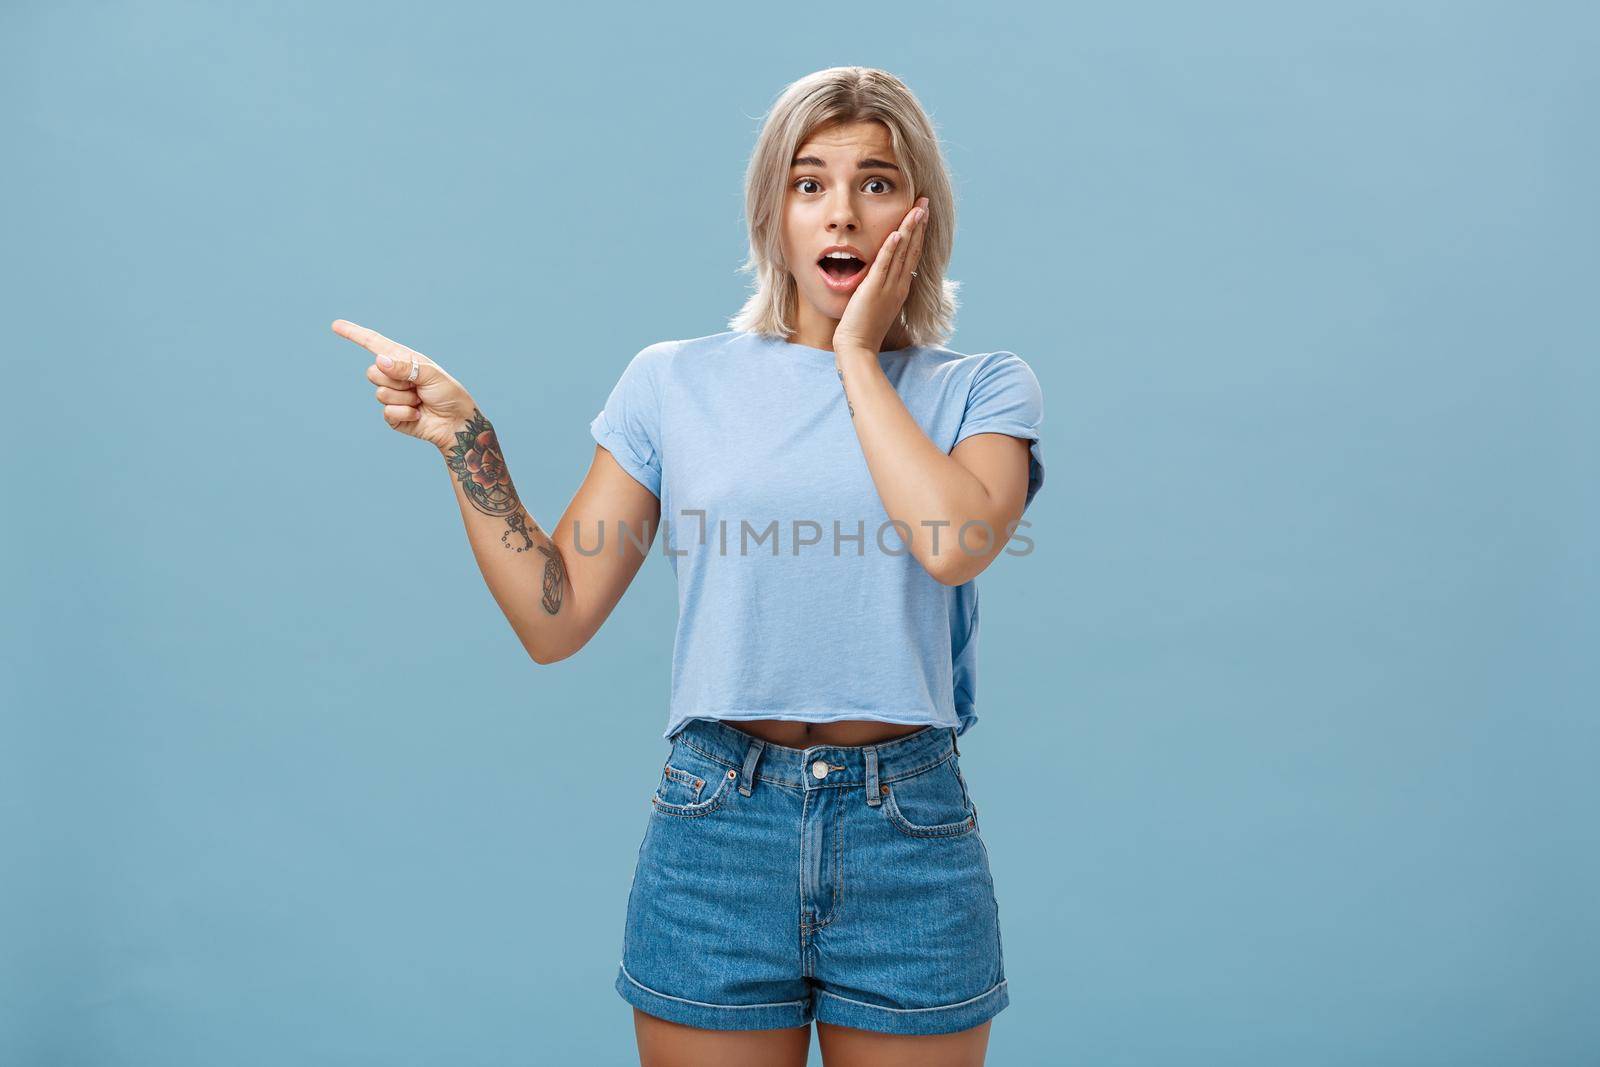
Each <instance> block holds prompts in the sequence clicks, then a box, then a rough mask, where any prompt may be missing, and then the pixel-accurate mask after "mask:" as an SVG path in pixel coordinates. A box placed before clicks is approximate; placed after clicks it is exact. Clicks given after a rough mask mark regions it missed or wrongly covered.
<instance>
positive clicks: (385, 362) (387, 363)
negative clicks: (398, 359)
mask: <svg viewBox="0 0 1600 1067" xmlns="http://www.w3.org/2000/svg"><path fill="white" fill-rule="evenodd" d="M378 366H380V367H382V368H383V369H384V370H388V369H389V368H390V367H392V366H394V360H392V359H390V358H389V357H388V356H385V355H382V354H379V356H378Z"/></svg>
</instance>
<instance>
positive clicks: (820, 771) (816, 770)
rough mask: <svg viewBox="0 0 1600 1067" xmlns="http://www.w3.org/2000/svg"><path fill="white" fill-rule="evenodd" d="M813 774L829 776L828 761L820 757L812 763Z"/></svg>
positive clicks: (819, 776)
mask: <svg viewBox="0 0 1600 1067" xmlns="http://www.w3.org/2000/svg"><path fill="white" fill-rule="evenodd" d="M811 776H812V777H813V778H826V777H828V761H827V760H825V759H819V760H817V762H815V763H813V764H812V765H811Z"/></svg>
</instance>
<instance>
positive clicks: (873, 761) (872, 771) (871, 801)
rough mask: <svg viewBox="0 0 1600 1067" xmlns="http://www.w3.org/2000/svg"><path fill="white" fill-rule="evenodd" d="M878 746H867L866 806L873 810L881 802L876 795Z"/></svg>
mask: <svg viewBox="0 0 1600 1067" xmlns="http://www.w3.org/2000/svg"><path fill="white" fill-rule="evenodd" d="M878 792H879V790H878V746H877V745H868V746H867V806H868V807H872V808H875V807H877V806H878V805H879V804H881V803H882V802H883V798H882V797H880V796H879V795H878Z"/></svg>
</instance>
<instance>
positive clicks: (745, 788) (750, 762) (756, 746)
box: [739, 737, 767, 796]
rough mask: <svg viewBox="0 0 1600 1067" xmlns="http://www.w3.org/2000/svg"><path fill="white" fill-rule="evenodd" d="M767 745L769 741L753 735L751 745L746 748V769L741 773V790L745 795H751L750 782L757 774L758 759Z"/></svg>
mask: <svg viewBox="0 0 1600 1067" xmlns="http://www.w3.org/2000/svg"><path fill="white" fill-rule="evenodd" d="M766 747H767V743H766V742H765V741H763V740H762V739H761V738H759V737H752V738H751V739H750V747H749V748H748V749H747V750H745V754H744V770H743V771H742V772H741V773H740V774H739V792H741V793H743V794H744V795H745V796H749V795H750V783H751V782H752V781H754V780H755V776H756V760H758V759H760V758H761V750H762V749H764V748H766Z"/></svg>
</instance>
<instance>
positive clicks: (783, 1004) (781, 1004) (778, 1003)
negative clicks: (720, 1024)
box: [618, 963, 811, 1008]
mask: <svg viewBox="0 0 1600 1067" xmlns="http://www.w3.org/2000/svg"><path fill="white" fill-rule="evenodd" d="M618 966H619V967H622V976H623V977H624V978H626V979H627V980H628V981H630V982H632V983H633V984H634V985H636V986H638V987H639V988H640V989H642V990H644V991H645V992H646V993H650V994H652V995H654V996H658V997H662V998H664V999H666V1000H676V1001H678V1002H679V1003H681V1004H696V1005H698V1006H700V1007H702V1008H792V1007H797V1006H799V1007H804V1006H805V1005H807V1004H809V1003H811V1002H810V1001H808V1000H775V1001H773V1002H772V1003H770V1004H713V1003H711V1002H710V1001H706V1000H690V999H689V998H688V997H675V996H673V995H672V994H671V993H663V992H661V991H660V990H659V989H651V988H650V987H649V986H647V985H645V984H644V983H643V982H641V981H639V979H637V978H635V977H634V976H633V975H631V974H629V973H628V968H627V967H626V966H625V965H623V964H621V963H619V964H618Z"/></svg>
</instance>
